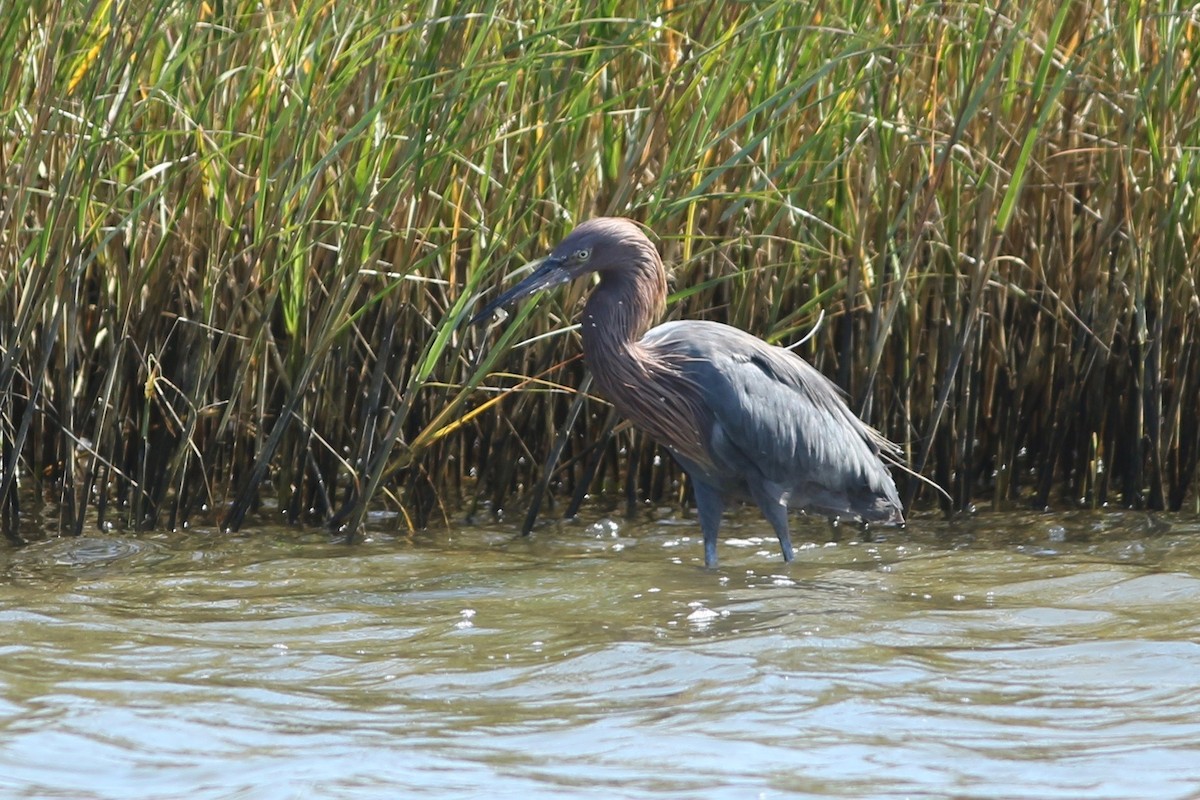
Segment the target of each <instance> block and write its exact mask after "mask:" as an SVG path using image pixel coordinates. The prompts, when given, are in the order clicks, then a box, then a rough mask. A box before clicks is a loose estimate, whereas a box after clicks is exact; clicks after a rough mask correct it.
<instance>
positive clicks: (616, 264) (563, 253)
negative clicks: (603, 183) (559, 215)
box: [471, 217, 662, 324]
mask: <svg viewBox="0 0 1200 800" xmlns="http://www.w3.org/2000/svg"><path fill="white" fill-rule="evenodd" d="M641 264H649V265H651V266H653V267H654V268H656V269H658V270H659V271H660V272H661V269H662V266H661V264H662V262H661V261H659V257H658V251H657V250H655V248H654V245H653V244H652V243H651V242H650V240H649V239H648V238H646V234H644V233H642V229H641V228H639V227H638V225H637V223H635V222H633V221H632V220H628V219H624V218H621V217H597V218H595V219H589V220H588V221H587V222H584V223H581V224H580V225H579V226H578V227H577V228H575V230H573V231H571V233H570V234H568V235H567V238H565V239H563V240H562V241H561V242H559V243H558V245H557V246H556V247H555V248H554V249H553V250H552V251H550V254H549V255H548V256H546V257H545V258H542V259H541V260H540V261H534V262H532V263H531V264H529V265H527V266H532V267H534V270H533V272H532V273H530V275H529V276H528V277H526V278H525V280H523V281H521V282H520V283H518V284H517V285H516V286H514V287H512V288H511V289H509V290H508V291H507V292H504V293H503V294H501V295H500V296H499V297H497V298H496V299H495V300H493V301H492V302H490V303H488V305H487V306H486V307H485V308H484V309H483V310H482V311H480V312H479V313H478V314H476V315H475V316H474V317H473V318H472V319H471V324H475V323H478V322H480V321H482V320H484V319H487V318H488V317H490V316H491V314H492V312H494V311H495V310H496V309H498V308H500V307H502V306H506V305H508V304H510V303H512V302H514V301H516V300H519V299H521V298H522V297H525V296H526V295H530V294H533V293H534V292H536V291H539V290H541V289H550V288H553V287H555V286H558V285H560V284H564V283H568V282H570V281H573V280H575V279H576V278H580V277H583V276H584V275H588V274H590V273H593V272H599V273H600V274H601V275H604V274H605V273H608V272H612V271H614V270H621V269H627V268H629V267H630V266H634V265H641Z"/></svg>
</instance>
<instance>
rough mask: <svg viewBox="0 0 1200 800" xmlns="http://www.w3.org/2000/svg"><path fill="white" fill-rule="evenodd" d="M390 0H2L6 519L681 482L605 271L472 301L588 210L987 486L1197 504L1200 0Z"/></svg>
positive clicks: (979, 491) (998, 494)
mask: <svg viewBox="0 0 1200 800" xmlns="http://www.w3.org/2000/svg"><path fill="white" fill-rule="evenodd" d="M375 6H376V4H368V3H355V2H345V3H336V4H333V3H304V2H302V3H299V4H295V5H283V6H280V5H277V4H260V3H251V2H244V1H243V0H232V1H231V2H221V3H172V2H167V1H166V0H125V2H120V1H119V0H107V1H106V0H96V1H95V2H74V3H63V2H55V1H54V0H52V2H49V3H32V2H28V1H27V0H15V2H14V3H12V4H10V6H9V7H8V10H7V13H6V14H5V15H4V17H3V19H0V56H2V57H0V120H2V121H3V126H4V134H3V139H2V140H0V180H2V181H3V204H2V205H0V287H2V289H3V295H2V297H0V446H2V447H0V451H2V452H0V464H2V467H3V473H2V476H0V500H2V501H3V503H2V506H0V507H2V508H3V518H4V523H5V525H4V527H5V529H6V531H7V532H8V533H9V534H10V536H14V537H15V536H16V533H15V530H16V521H17V519H18V516H19V515H20V514H21V513H23V511H24V510H25V509H24V508H23V507H22V502H26V503H28V502H47V503H50V504H51V505H50V508H52V509H54V511H53V513H54V515H55V518H56V519H58V520H59V524H60V528H61V530H62V531H63V532H64V533H77V532H79V531H80V530H81V529H82V526H83V525H84V524H85V519H89V514H94V516H93V517H91V518H93V519H95V518H98V519H99V521H100V523H101V524H117V525H122V526H140V527H160V526H170V527H175V526H179V525H183V524H186V523H187V522H188V521H189V520H191V519H194V518H198V517H204V518H206V519H207V518H212V519H217V520H220V521H222V522H223V524H224V525H225V526H226V527H230V528H237V527H239V526H241V525H242V524H244V523H245V521H246V520H247V518H248V517H249V516H250V515H254V514H260V513H267V514H271V515H276V514H282V515H284V517H285V518H286V519H288V520H292V521H297V522H300V521H309V522H314V521H333V522H335V523H336V524H338V525H339V526H341V527H343V528H344V529H348V530H350V531H354V530H357V529H358V528H359V527H361V525H362V523H363V521H364V519H365V516H364V515H365V514H366V513H367V511H368V510H369V509H371V508H381V507H382V508H390V509H393V510H396V511H398V512H399V514H398V515H397V519H398V520H399V521H400V522H399V523H398V524H399V525H400V526H402V527H419V526H422V525H426V524H429V523H430V522H431V521H437V520H444V519H448V518H450V517H451V516H453V515H455V514H457V513H458V510H459V509H460V508H461V507H462V506H463V504H464V503H466V504H467V505H468V506H469V507H475V506H477V504H479V503H483V504H485V505H486V506H487V507H490V508H493V509H499V508H503V507H507V506H521V505H523V504H525V505H528V504H529V503H531V501H532V499H533V498H532V495H531V491H532V490H533V489H534V487H538V490H537V492H536V495H537V502H540V498H541V497H542V493H543V492H545V493H547V494H548V495H549V496H550V497H554V496H563V497H567V496H570V497H571V498H572V500H571V504H570V506H569V508H571V509H573V508H577V507H578V505H579V504H580V503H581V502H582V498H583V497H584V495H585V494H586V493H587V492H596V491H606V492H610V493H612V494H624V495H625V496H626V497H627V498H629V500H630V502H640V501H642V500H644V499H646V498H656V499H659V498H667V499H668V501H670V502H674V501H676V500H678V499H681V497H682V494H681V492H682V487H681V484H680V483H679V482H678V478H679V474H678V473H677V471H676V470H675V468H674V467H673V466H672V465H671V464H670V463H669V460H665V459H663V458H662V457H661V453H659V452H658V451H657V449H656V448H655V447H654V446H653V445H652V444H651V443H648V442H646V441H644V440H642V438H641V437H640V436H638V435H637V434H636V433H635V432H633V431H631V430H630V429H628V428H627V426H619V425H618V426H617V429H616V432H615V433H613V434H612V435H610V434H609V431H611V430H612V428H613V426H614V424H616V422H617V420H615V419H614V418H613V417H612V415H611V414H610V413H609V409H608V408H607V406H605V405H604V404H603V403H602V402H601V401H599V400H597V399H595V398H587V397H580V396H577V395H576V393H575V391H574V388H573V387H578V386H580V384H581V382H582V380H583V374H584V373H583V368H582V364H581V362H580V360H579V359H578V358H577V355H578V352H579V343H578V337H577V336H576V335H575V334H574V333H573V332H572V331H571V329H570V327H569V326H570V323H571V320H572V319H573V315H574V313H575V309H576V304H577V302H578V298H579V297H580V296H581V294H582V292H583V291H584V290H585V287H575V288H574V289H572V290H569V291H564V292H560V293H559V294H557V295H555V296H551V297H546V298H544V299H542V300H541V301H540V302H539V303H537V304H533V303H530V304H527V305H526V306H524V307H523V308H522V309H520V310H518V311H517V312H516V314H515V316H514V317H513V318H511V319H510V320H508V321H507V322H506V323H505V324H504V325H503V326H502V327H500V328H497V329H493V330H483V329H467V328H466V327H465V325H464V324H463V320H464V319H465V317H466V316H468V315H469V313H470V311H471V309H472V308H474V307H475V304H476V302H475V301H476V299H477V297H478V296H479V295H480V294H481V293H484V292H491V291H493V290H494V289H495V288H496V287H497V286H499V285H500V284H502V283H505V282H506V275H507V274H508V273H509V272H510V271H511V270H512V269H514V268H515V267H516V266H517V265H518V264H519V263H521V262H522V261H525V260H529V259H532V258H535V257H537V256H539V255H541V254H543V253H544V252H545V251H546V249H547V248H548V247H550V246H551V245H552V244H553V243H554V241H555V240H556V239H557V238H558V237H560V236H562V235H563V234H564V233H565V232H566V231H567V230H568V229H569V228H570V226H571V224H572V223H573V222H575V221H578V220H581V219H584V218H586V217H589V216H592V215H595V214H624V215H629V216H633V217H636V218H638V219H640V220H643V221H645V222H647V223H648V224H649V225H650V226H651V228H652V229H653V230H654V231H655V232H657V234H658V235H659V236H660V237H661V239H660V244H661V248H662V250H663V253H664V255H665V257H666V260H667V262H668V264H669V265H671V267H672V269H673V290H674V294H673V296H672V305H671V309H670V314H671V315H672V316H676V317H679V316H687V317H705V318H713V319H721V320H725V321H728V322H730V323H732V324H735V325H738V326H741V327H744V328H746V329H748V330H751V331H753V332H755V333H757V334H759V335H761V336H763V337H765V338H768V339H771V340H773V341H778V342H782V343H790V342H793V341H796V340H798V339H800V338H802V337H803V336H805V335H807V334H809V333H812V332H813V329H814V327H815V334H814V335H812V336H811V337H810V338H809V340H808V341H807V342H806V343H805V344H804V345H803V346H802V347H801V348H800V350H801V352H802V353H803V354H804V355H805V356H806V357H808V358H809V359H811V360H812V361H813V362H814V363H815V364H816V365H817V366H818V367H819V368H821V369H822V370H824V371H825V372H826V373H827V374H830V375H831V376H832V377H834V378H835V379H836V380H837V381H838V382H839V383H840V384H841V385H842V386H843V387H845V388H846V389H847V391H848V392H849V395H850V398H851V400H852V404H853V405H854V406H855V408H856V409H858V410H860V411H861V412H862V413H863V414H864V416H865V417H866V418H867V419H868V420H869V421H871V422H872V423H873V424H874V425H876V426H877V427H879V428H881V429H882V430H883V431H884V432H885V433H887V434H888V435H889V436H890V437H891V438H893V439H894V440H897V441H899V442H901V443H903V445H904V447H905V450H906V454H907V456H908V457H909V459H910V461H911V462H912V463H913V465H914V466H915V467H916V468H917V469H918V470H919V471H921V472H923V473H924V474H926V475H929V476H930V477H932V478H934V479H936V480H937V481H938V482H939V483H941V484H942V485H943V486H945V487H946V488H947V489H948V490H949V491H950V493H951V495H952V497H953V498H954V500H953V506H954V507H956V508H966V507H969V506H971V505H973V504H976V503H980V502H985V503H991V504H993V505H996V506H1008V505H1013V504H1016V505H1029V504H1032V505H1034V506H1036V507H1043V506H1065V505H1070V506H1074V505H1077V504H1080V503H1083V504H1089V505H1092V506H1100V505H1103V504H1106V503H1119V504H1123V505H1128V506H1135V507H1146V508H1180V507H1182V506H1184V504H1185V503H1188V502H1191V503H1193V504H1195V503H1196V502H1200V501H1197V499H1196V496H1197V492H1196V483H1197V479H1196V473H1197V470H1196V466H1197V460H1198V458H1200V423H1198V416H1200V415H1198V414H1197V411H1198V408H1197V406H1198V402H1197V401H1198V398H1200V351H1198V349H1197V345H1196V341H1197V335H1198V333H1200V299H1198V292H1197V276H1198V274H1200V268H1198V262H1200V221H1198V220H1200V214H1198V213H1197V211H1198V210H1197V203H1198V200H1197V188H1198V182H1200V178H1198V171H1197V158H1198V156H1200V123H1198V120H1200V114H1198V110H1200V109H1198V108H1197V106H1198V104H1200V86H1197V75H1200V63H1198V62H1200V56H1198V53H1200V12H1197V10H1196V9H1195V8H1186V7H1183V6H1172V5H1170V4H1168V5H1167V7H1163V5H1162V4H1141V3H1136V2H1134V3H1121V4H1117V3H1111V2H1101V1H1099V0H1097V1H1095V2H1075V3H1069V4H1061V5H1060V4H1054V3H1049V2H1040V0H1039V1H1036V2H1033V3H1028V4H1014V3H1000V4H998V5H992V4H987V5H982V4H973V3H972V4H953V3H951V4H947V3H937V4H882V5H880V4H862V3H855V2H852V1H851V0H841V2H799V3H793V2H775V3H770V2H766V3H753V4H752V3H716V4H712V3H700V4H690V3H672V2H667V3H665V4H663V5H657V4H647V3H639V2H633V3H616V2H609V3H602V4H601V6H602V7H599V8H597V7H596V6H595V4H587V6H588V10H584V9H583V8H581V7H579V6H576V5H574V4H542V3H522V2H511V1H510V2H499V1H497V2H480V3H452V2H440V3H439V2H435V3H432V4H429V3H422V4H408V3H398V4H391V5H390V7H388V8H386V9H383V10H379V9H377V8H376V7H375ZM818 323H819V324H818ZM518 388H519V389H521V391H514V390H515V389H518ZM568 418H570V421H571V422H572V424H571V425H566V424H565V423H566V422H567V421H568ZM552 450H553V451H556V452H557V453H558V454H559V455H560V456H561V458H560V459H559V460H558V461H557V466H555V467H554V469H553V470H552V471H550V472H546V471H545V464H546V459H547V455H548V454H549V453H551V451H552ZM919 488H920V487H919V485H918V484H917V483H915V482H913V483H911V485H910V487H909V489H908V496H909V498H910V499H911V498H912V497H913V496H914V495H918V494H919V492H918V490H919ZM916 502H918V503H926V504H930V505H932V504H934V503H936V500H935V499H934V498H933V497H932V496H928V497H925V496H918V497H917V498H916Z"/></svg>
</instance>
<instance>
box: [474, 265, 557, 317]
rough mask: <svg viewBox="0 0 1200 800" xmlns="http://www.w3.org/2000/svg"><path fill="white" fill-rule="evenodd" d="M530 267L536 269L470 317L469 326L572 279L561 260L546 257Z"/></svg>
mask: <svg viewBox="0 0 1200 800" xmlns="http://www.w3.org/2000/svg"><path fill="white" fill-rule="evenodd" d="M530 266H536V267H537V269H535V270H534V271H533V273H532V274H531V275H530V276H529V277H527V278H526V279H525V280H523V281H521V282H520V283H518V284H517V285H516V286H514V287H512V288H511V289H509V290H508V291H507V292H505V293H504V294H502V295H500V296H499V297H497V298H496V299H495V300H493V301H492V302H490V303H488V304H487V305H486V306H485V307H484V308H483V310H482V311H480V312H479V313H478V314H476V315H475V316H473V317H471V322H470V324H471V325H477V324H478V323H480V322H482V321H483V320H485V319H487V318H489V317H490V316H491V315H492V312H494V311H495V310H496V309H498V308H500V307H501V306H506V305H508V304H509V303H511V302H513V301H514V300H520V299H521V298H522V297H525V296H526V295H530V294H533V293H534V292H536V291H540V290H542V289H549V288H551V287H553V286H558V285H559V284H561V283H566V282H567V281H569V280H571V278H572V277H573V276H572V275H571V272H570V270H568V269H567V266H566V262H565V261H564V260H563V259H561V258H553V257H551V256H547V257H546V258H543V259H541V260H540V261H534V262H532V264H531V265H530Z"/></svg>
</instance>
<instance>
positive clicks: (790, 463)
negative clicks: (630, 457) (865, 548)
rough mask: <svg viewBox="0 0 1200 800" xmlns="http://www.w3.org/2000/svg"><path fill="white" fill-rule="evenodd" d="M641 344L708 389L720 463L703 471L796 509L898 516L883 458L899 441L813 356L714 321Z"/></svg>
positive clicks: (713, 447) (675, 326)
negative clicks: (868, 417)
mask: <svg viewBox="0 0 1200 800" xmlns="http://www.w3.org/2000/svg"><path fill="white" fill-rule="evenodd" d="M643 342H644V344H646V345H648V346H650V347H653V348H655V349H656V350H658V352H660V353H661V354H663V355H664V356H667V357H669V358H671V359H672V360H673V361H674V362H675V363H676V365H677V367H678V368H679V369H680V370H681V371H682V372H683V373H684V374H685V375H686V377H687V378H688V379H689V381H690V382H693V383H694V384H695V386H696V387H697V388H698V390H699V391H700V392H701V393H702V394H703V397H704V402H705V405H706V406H707V410H708V413H709V415H710V419H709V429H708V430H707V431H705V432H704V433H705V435H706V439H707V442H708V452H709V456H710V458H711V461H712V463H711V464H708V465H703V466H702V469H701V471H702V472H705V471H707V472H708V474H709V479H710V480H712V481H714V482H716V481H720V482H721V483H722V484H724V487H725V488H728V487H729V486H731V485H735V484H738V483H739V482H742V483H744V484H745V485H746V487H747V488H750V489H751V493H753V488H759V489H763V490H765V491H766V492H767V493H768V494H770V495H772V496H775V497H776V498H778V499H779V500H781V501H782V502H785V503H787V504H788V505H791V506H793V507H797V508H807V509H809V510H812V511H817V512H821V513H826V514H836V515H840V516H849V517H861V518H863V519H867V520H886V521H891V522H898V521H900V519H901V516H900V501H899V498H898V496H897V493H896V486H895V483H894V482H893V481H892V477H891V475H890V474H889V472H888V470H887V468H886V467H885V466H884V465H883V463H882V462H881V460H880V453H881V448H882V447H889V448H891V447H892V445H891V444H890V443H888V442H887V440H886V439H884V438H883V437H882V436H881V435H880V434H879V433H877V432H876V431H875V430H873V429H872V428H870V427H869V426H868V425H866V424H865V423H864V422H862V420H860V419H859V418H858V417H856V416H855V415H854V414H853V413H852V412H851V411H850V409H849V408H848V407H847V406H846V403H845V401H844V400H843V399H842V392H841V390H839V389H838V388H837V386H835V385H834V384H833V383H832V382H831V381H829V380H828V379H827V378H826V377H825V376H824V375H822V374H821V373H820V372H818V371H817V370H816V369H815V368H813V367H812V366H811V365H810V364H809V363H808V362H806V361H805V360H803V359H802V358H800V357H799V356H797V355H795V354H794V353H792V352H790V351H788V350H785V349H783V348H781V347H775V346H773V345H769V344H767V343H766V342H764V341H762V340H761V339H758V338H756V337H754V336H751V335H750V334H748V333H746V332H745V331H742V330H739V329H737V328H733V327H730V326H728V325H722V324H720V323H714V322H701V321H686V322H673V323H667V324H665V325H660V326H658V327H657V328H654V329H653V330H651V331H650V332H649V333H647V334H646V337H645V339H644V340H643ZM717 488H722V486H718V487H717Z"/></svg>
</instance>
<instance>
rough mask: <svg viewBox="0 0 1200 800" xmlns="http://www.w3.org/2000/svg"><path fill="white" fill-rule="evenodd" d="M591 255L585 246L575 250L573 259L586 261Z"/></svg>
mask: <svg viewBox="0 0 1200 800" xmlns="http://www.w3.org/2000/svg"><path fill="white" fill-rule="evenodd" d="M591 257H592V251H591V250H588V249H587V248H584V249H582V250H576V251H575V260H576V261H587V260H588V259H589V258H591Z"/></svg>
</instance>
